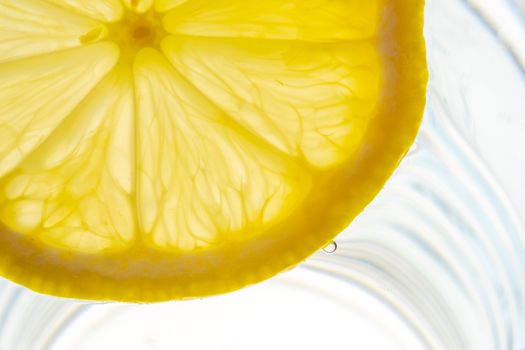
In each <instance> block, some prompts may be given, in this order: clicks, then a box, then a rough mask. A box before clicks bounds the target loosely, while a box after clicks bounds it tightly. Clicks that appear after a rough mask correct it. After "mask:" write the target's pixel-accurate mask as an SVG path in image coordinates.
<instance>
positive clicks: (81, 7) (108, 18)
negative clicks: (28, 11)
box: [34, 0, 124, 22]
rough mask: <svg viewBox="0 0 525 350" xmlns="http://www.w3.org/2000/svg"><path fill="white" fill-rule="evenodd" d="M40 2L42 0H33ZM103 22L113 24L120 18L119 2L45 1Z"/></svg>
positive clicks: (110, 0)
mask: <svg viewBox="0 0 525 350" xmlns="http://www.w3.org/2000/svg"><path fill="white" fill-rule="evenodd" d="M34 1H35V2H37V1H42V0H34ZM46 1H47V2H51V3H54V4H56V5H59V6H62V7H63V8H66V9H70V10H73V12H78V13H81V14H84V15H86V16H89V17H91V18H95V19H98V20H101V21H104V22H115V21H117V20H118V19H120V18H121V17H122V14H123V13H124V7H123V6H122V3H121V2H120V0H96V1H93V0H46Z"/></svg>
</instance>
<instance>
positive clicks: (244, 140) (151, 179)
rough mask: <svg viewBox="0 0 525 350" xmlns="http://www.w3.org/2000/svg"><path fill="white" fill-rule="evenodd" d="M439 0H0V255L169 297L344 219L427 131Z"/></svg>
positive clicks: (74, 292)
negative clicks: (426, 5)
mask: <svg viewBox="0 0 525 350" xmlns="http://www.w3.org/2000/svg"><path fill="white" fill-rule="evenodd" d="M422 25H423V0H372V1H361V0H258V1H247V0H246V1H245V0H122V1H120V0H89V1H88V0H19V1H14V0H0V140H1V141H2V142H0V275H2V276H4V277H7V278H9V279H11V280H13V281H15V282H17V283H20V284H23V285H25V286H27V287H29V288H31V289H34V290H36V291H39V292H43V293H47V294H54V295H59V296H65V297H74V298H85V299H98V300H120V301H142V302H143V301H160V300H167V299H185V298H192V297H202V296H207V295H214V294H219V293H224V292H228V291H232V290H235V289H239V288H241V287H244V286H246V285H249V284H252V283H255V282H259V281H262V280H264V279H267V278H269V277H271V276H273V275H275V274H277V273H278V272H280V271H283V270H285V269H287V268H290V267H291V266H294V265H296V264H298V263H299V262H301V261H303V260H304V259H305V258H307V257H308V256H309V255H311V254H312V253H313V252H314V251H316V250H318V249H320V248H321V247H323V246H324V245H326V244H327V243H328V242H330V241H332V240H333V239H334V236H335V235H336V234H337V233H338V232H340V231H342V230H343V229H344V228H345V227H347V226H348V224H349V223H350V222H351V221H352V220H353V219H354V218H355V217H356V215H358V214H359V213H360V212H361V211H362V210H363V208H364V207H365V206H366V205H367V204H368V203H369V202H370V201H371V200H372V199H373V197H374V196H375V195H376V193H377V192H378V191H379V190H380V188H381V187H382V186H383V184H384V183H385V181H386V180H387V178H388V177H389V176H390V174H392V172H393V171H394V169H395V168H396V166H397V164H398V163H399V161H400V159H401V158H402V157H403V155H404V154H406V152H407V151H408V149H409V147H410V145H411V144H412V142H413V140H414V138H415V135H416V133H417V130H418V127H419V125H420V122H421V117H422V112H423V109H424V105H425V88H426V82H427V69H426V61H425V47H424V40H423V36H422Z"/></svg>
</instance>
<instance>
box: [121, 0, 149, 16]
mask: <svg viewBox="0 0 525 350" xmlns="http://www.w3.org/2000/svg"><path fill="white" fill-rule="evenodd" d="M123 1H124V4H125V5H126V8H128V9H129V10H132V11H134V12H139V13H144V12H146V11H148V10H149V9H150V8H151V6H152V5H153V0H123Z"/></svg>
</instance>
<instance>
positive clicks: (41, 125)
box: [0, 43, 118, 176]
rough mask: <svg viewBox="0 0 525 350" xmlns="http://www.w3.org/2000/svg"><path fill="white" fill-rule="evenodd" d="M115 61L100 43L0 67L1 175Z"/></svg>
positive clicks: (32, 147) (112, 52)
mask: <svg viewBox="0 0 525 350" xmlns="http://www.w3.org/2000/svg"><path fill="white" fill-rule="evenodd" d="M117 56H118V53H117V49H116V48H115V46H114V45H112V44H108V43H101V44H94V45H91V46H86V47H82V48H76V49H72V50H67V51H61V52H58V53H52V54H47V55H44V56H37V57H34V58H28V59H24V60H17V61H12V62H6V63H3V64H0V77H2V79H1V80H0V101H2V102H1V103H0V139H1V140H2V142H1V143H0V176H2V175H5V174H6V173H7V172H8V171H10V170H12V169H13V168H14V167H16V166H17V165H18V164H19V163H20V162H21V161H22V160H23V159H24V158H25V157H26V156H27V155H28V154H29V153H31V152H32V151H33V150H35V149H36V148H37V147H38V146H39V145H40V144H42V142H44V141H45V139H46V138H47V137H49V135H50V134H51V133H52V132H53V130H54V129H55V128H56V127H57V126H58V125H59V124H60V123H61V122H62V121H63V120H64V119H65V118H66V117H67V116H68V115H69V113H70V112H71V111H72V110H73V109H74V108H75V107H76V106H77V105H78V103H79V102H80V101H81V100H82V99H83V98H84V96H86V95H87V94H88V93H89V91H90V90H91V89H92V88H93V87H94V86H95V85H96V84H97V83H98V81H99V80H100V79H101V78H102V77H103V76H104V75H105V74H106V73H107V72H108V71H109V70H110V69H111V67H112V66H113V65H114V64H115V62H116V59H117Z"/></svg>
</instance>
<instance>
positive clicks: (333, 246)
mask: <svg viewBox="0 0 525 350" xmlns="http://www.w3.org/2000/svg"><path fill="white" fill-rule="evenodd" d="M336 250H337V243H336V242H335V241H333V242H332V243H330V244H329V245H327V246H326V247H324V248H323V252H325V253H327V254H332V253H335V251H336Z"/></svg>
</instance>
